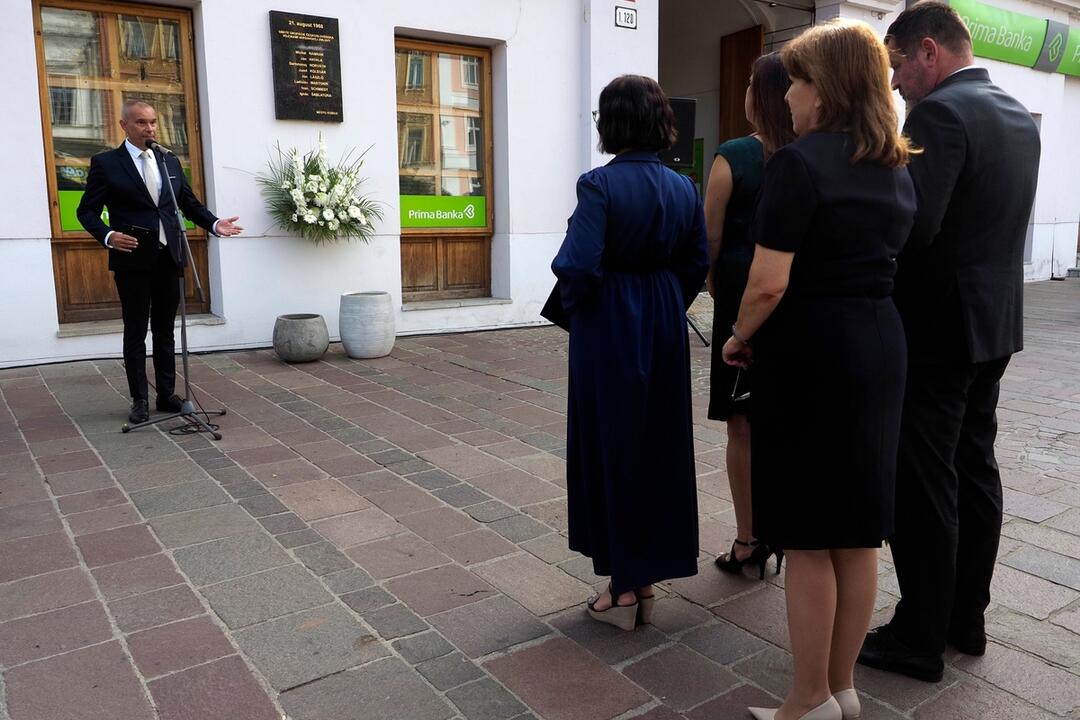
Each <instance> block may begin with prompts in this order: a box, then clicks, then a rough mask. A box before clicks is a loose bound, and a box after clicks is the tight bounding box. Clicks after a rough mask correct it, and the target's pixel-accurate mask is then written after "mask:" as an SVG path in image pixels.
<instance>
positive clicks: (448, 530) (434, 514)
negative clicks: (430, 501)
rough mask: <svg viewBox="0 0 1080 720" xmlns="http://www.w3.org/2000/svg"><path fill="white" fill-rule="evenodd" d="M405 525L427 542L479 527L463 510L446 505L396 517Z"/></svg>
mask: <svg viewBox="0 0 1080 720" xmlns="http://www.w3.org/2000/svg"><path fill="white" fill-rule="evenodd" d="M398 522H400V523H401V524H402V525H404V526H405V527H407V528H409V529H410V530H412V531H413V532H414V533H416V534H417V535H419V536H420V537H422V538H424V539H425V540H427V541H428V542H433V541H436V540H442V539H443V538H448V537H450V536H451V535H460V534H461V533H466V532H470V531H472V530H477V529H479V527H480V526H479V525H478V524H477V523H476V521H475V520H473V519H472V518H470V517H469V516H468V515H466V514H465V513H463V512H460V511H458V510H453V509H451V508H448V507H438V508H433V509H431V510H423V511H421V512H417V513H410V514H408V515H401V516H399V517H398Z"/></svg>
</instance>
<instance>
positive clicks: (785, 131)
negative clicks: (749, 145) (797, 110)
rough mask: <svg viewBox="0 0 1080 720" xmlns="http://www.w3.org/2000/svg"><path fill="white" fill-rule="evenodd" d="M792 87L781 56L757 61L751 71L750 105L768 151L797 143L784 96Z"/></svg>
mask: <svg viewBox="0 0 1080 720" xmlns="http://www.w3.org/2000/svg"><path fill="white" fill-rule="evenodd" d="M789 87H791V78H790V77H788V74H787V70H785V69H784V63H783V62H782V61H781V60H780V53H778V52H771V53H768V54H767V55H762V56H761V57H759V58H758V59H757V60H755V61H754V65H753V67H752V68H751V69H750V103H751V105H752V106H753V109H754V129H755V130H757V131H758V134H760V135H761V137H762V139H763V140H764V141H765V143H764V144H765V148H766V150H768V151H769V152H774V151H776V150H778V149H780V148H782V147H784V146H785V145H787V144H788V143H791V142H795V130H794V129H793V128H792V127H791V108H789V107H788V104H787V102H786V101H785V100H784V95H785V93H787V91H788V88H789Z"/></svg>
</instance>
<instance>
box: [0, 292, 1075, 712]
mask: <svg viewBox="0 0 1080 720" xmlns="http://www.w3.org/2000/svg"><path fill="white" fill-rule="evenodd" d="M1027 298H1028V305H1027V307H1028V309H1027V318H1028V324H1027V333H1028V344H1027V350H1026V351H1025V352H1024V353H1022V354H1021V355H1019V356H1018V357H1017V358H1016V359H1015V361H1014V362H1013V364H1012V366H1011V367H1010V369H1009V372H1008V374H1007V376H1006V379H1005V383H1004V389H1003V395H1002V401H1001V413H1000V418H1001V434H1000V441H999V451H998V455H999V458H1000V460H1001V464H1002V467H1003V476H1004V484H1005V485H1006V490H1005V509H1006V512H1007V518H1006V520H1007V522H1006V524H1005V528H1004V537H1003V542H1002V546H1001V555H1000V562H999V565H998V568H997V576H996V578H995V582H994V588H993V597H994V605H993V607H992V608H991V611H990V613H989V622H988V626H989V632H990V634H991V636H992V643H991V644H990V646H989V649H988V651H987V654H986V656H985V657H984V658H970V657H962V656H961V657H950V663H949V666H948V669H947V671H946V674H945V679H944V680H943V681H942V682H941V683H938V684H936V685H931V684H924V683H919V682H915V681H908V680H905V679H902V678H898V677H894V676H890V675H887V674H883V673H879V672H875V671H867V670H864V669H859V671H858V673H857V675H856V678H857V685H858V688H859V690H860V691H861V693H862V694H863V698H864V715H863V717H864V718H866V720H882V719H887V718H888V719H898V718H918V719H920V720H930V719H931V718H950V719H952V720H962V719H964V718H978V719H979V720H1005V719H1009V720H1028V719H1031V718H1050V717H1066V718H1080V677H1078V674H1080V637H1078V634H1080V281H1065V282H1057V283H1042V284H1036V285H1030V286H1028V288H1027ZM699 304H700V305H701V306H702V308H704V305H705V304H704V303H699ZM706 316H707V313H706V312H704V310H703V311H702V312H701V313H699V314H698V317H699V319H701V320H703V321H704V322H705V324H706V325H707V324H708V318H707V317H706ZM691 344H692V346H693V347H694V365H695V380H694V385H695V418H696V424H695V434H696V438H697V446H696V449H697V457H698V463H699V465H698V468H699V478H698V485H699V490H700V509H701V547H702V556H701V570H700V573H699V574H698V575H697V577H694V578H690V579H686V580H680V581H677V582H674V583H671V584H670V585H667V586H665V588H664V589H665V590H666V592H667V597H665V598H664V599H663V600H661V602H660V603H659V607H658V609H657V611H656V617H655V624H654V625H653V626H650V627H643V628H639V629H638V630H637V631H635V632H633V633H623V632H620V631H617V630H614V629H612V628H609V627H607V626H601V625H598V624H597V623H594V622H592V621H590V620H588V619H587V617H586V616H585V613H584V610H583V603H584V602H585V600H586V598H587V597H588V596H589V595H590V594H591V593H592V592H593V590H594V589H595V588H596V587H597V586H598V583H599V582H600V581H599V579H598V578H596V577H594V576H593V575H592V573H591V565H590V563H589V561H588V560H587V559H585V558H582V557H580V556H577V555H575V554H574V553H571V552H569V551H568V550H567V546H566V539H565V535H564V533H565V528H566V497H565V491H564V488H563V486H564V461H563V454H564V444H565V440H564V437H565V431H564V422H565V417H564V408H565V398H564V393H565V373H566V368H565V361H566V336H565V335H564V334H563V333H562V332H561V331H559V330H556V329H553V328H534V329H526V330H512V331H501V332H489V333H474V334H465V335H452V336H428V337H411V338H402V339H399V342H398V344H397V348H396V350H395V351H394V353H393V354H392V356H391V357H388V358H382V359H379V360H372V361H354V360H350V359H348V358H347V357H345V356H344V355H343V354H342V352H341V349H340V348H339V347H336V346H335V347H334V348H333V349H332V351H331V352H330V354H328V355H327V357H326V358H325V360H324V361H322V362H317V363H313V364H306V365H294V366H289V365H285V364H283V363H281V362H279V361H278V360H277V359H276V358H275V357H274V355H273V353H272V352H271V351H268V350H260V351H250V352H229V353H219V354H212V355H203V356H199V357H197V358H194V359H193V365H192V373H193V378H194V379H195V380H196V382H197V386H198V396H199V398H200V399H201V400H202V403H203V404H204V405H205V406H207V407H213V408H216V407H220V406H224V407H227V408H228V415H227V416H225V417H223V418H221V420H220V421H221V426H222V430H223V432H224V435H225V437H224V440H223V441H221V442H220V443H213V442H211V441H209V440H208V439H207V438H206V436H204V435H187V436H174V435H170V434H167V433H165V432H160V431H158V430H141V431H138V432H136V433H132V434H128V435H123V434H121V433H119V432H118V429H119V424H120V423H121V422H122V419H123V414H124V412H125V411H124V407H125V401H124V397H123V395H124V386H125V381H124V374H123V370H122V368H121V367H120V364H119V362H117V361H115V360H107V361H100V362H79V363H70V364H65V365H49V366H41V367H32V368H21V369H8V370H0V401H2V403H0V669H2V675H0V677H2V682H0V719H2V720H69V719H70V720H75V719H79V720H143V719H144V718H145V719H149V718H162V719H163V720H281V718H282V717H288V718H290V719H291V720H315V719H320V720H353V719H359V718H372V719H378V720H390V719H393V718H402V719H407V720H442V719H444V718H469V719H470V720H472V719H476V720H479V719H503V718H506V719H510V718H516V719H518V720H524V719H525V718H549V719H551V720H573V719H576V718H582V719H584V718H589V719H590V720H596V719H604V718H631V717H641V718H648V719H649V720H670V719H671V718H689V719H691V720H706V719H708V720H715V719H723V718H745V717H748V715H747V714H746V712H745V707H746V706H747V705H748V704H761V705H769V704H772V703H775V702H777V698H778V697H779V696H781V695H782V694H783V693H784V691H785V689H786V688H787V686H788V684H789V681H790V673H791V660H790V656H789V654H788V649H787V648H788V638H787V633H786V629H785V621H784V599H783V590H782V587H783V575H780V576H770V577H769V578H768V579H767V581H766V582H758V581H757V580H756V579H751V578H749V577H747V578H737V577H731V576H724V575H721V574H720V573H719V572H718V571H717V570H716V569H715V568H714V567H713V565H712V559H713V557H714V556H715V554H716V553H719V552H723V551H724V550H725V549H726V548H727V547H728V545H729V544H730V542H731V540H732V538H733V535H734V528H733V523H734V520H733V516H732V506H731V502H730V495H729V492H728V488H727V480H726V477H725V473H724V459H723V458H724V442H725V438H724V433H723V428H722V426H721V425H720V424H718V423H712V422H709V421H707V420H705V419H704V408H705V404H706V400H705V397H706V396H705V393H706V389H707V370H708V351H707V350H706V349H705V348H703V347H701V345H700V343H698V341H697V339H696V338H694V337H691ZM880 579H881V583H880V584H881V594H880V598H879V602H878V607H879V609H880V610H881V613H880V617H879V618H878V619H884V618H886V617H887V616H888V612H889V608H890V607H891V606H892V604H893V603H894V601H895V596H894V595H895V592H896V589H897V586H896V580H895V575H894V574H893V572H892V569H891V566H890V564H889V562H888V553H887V552H884V553H883V557H882V562H881V578H880Z"/></svg>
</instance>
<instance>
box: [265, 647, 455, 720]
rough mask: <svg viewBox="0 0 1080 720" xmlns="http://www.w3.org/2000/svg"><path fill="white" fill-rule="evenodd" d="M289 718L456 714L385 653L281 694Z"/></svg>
mask: <svg viewBox="0 0 1080 720" xmlns="http://www.w3.org/2000/svg"><path fill="white" fill-rule="evenodd" d="M280 701H281V706H282V708H284V710H285V712H286V714H287V715H288V717H289V720H328V719H329V718H335V719H336V718H349V719H350V720H446V719H447V718H451V717H453V716H454V715H455V714H456V713H455V712H454V710H453V709H452V708H451V707H450V705H449V704H447V703H446V701H445V700H443V699H442V698H440V697H439V696H438V695H436V694H435V692H434V691H433V690H432V689H431V688H430V687H428V686H427V685H426V684H425V683H424V681H423V680H421V679H420V678H418V677H416V674H415V673H413V672H412V671H411V670H410V669H409V667H408V666H407V665H405V663H403V662H401V661H400V660H398V659H397V658H386V659H385V660H379V661H378V662H374V663H371V664H370V665H365V666H364V667H362V668H357V669H355V670H350V671H348V672H344V673H339V674H337V675H331V676H330V677H325V678H323V679H321V680H318V681H316V682H313V683H310V684H308V685H305V686H303V687H299V688H296V689H295V690H291V691H289V692H286V693H282V695H281V697H280Z"/></svg>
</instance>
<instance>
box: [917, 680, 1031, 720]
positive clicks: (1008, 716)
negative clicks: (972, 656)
mask: <svg viewBox="0 0 1080 720" xmlns="http://www.w3.org/2000/svg"><path fill="white" fill-rule="evenodd" d="M914 717H915V718H916V720H1044V718H1046V717H1047V712H1046V711H1045V710H1043V709H1042V708H1039V707H1036V706H1034V705H1031V704H1030V703H1027V702H1024V701H1023V700H1021V699H1020V698H1018V697H1016V696H1014V695H1010V694H1009V693H1006V692H1002V691H1001V690H999V689H998V688H995V687H992V686H990V685H987V684H986V683H982V682H979V681H977V680H964V681H963V682H961V683H959V684H956V685H953V686H952V687H950V688H948V689H947V690H945V692H943V693H941V695H939V696H938V697H936V698H934V699H932V700H930V701H929V702H927V703H926V704H924V705H921V706H920V707H919V708H918V709H917V710H916V711H915V715H914Z"/></svg>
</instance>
